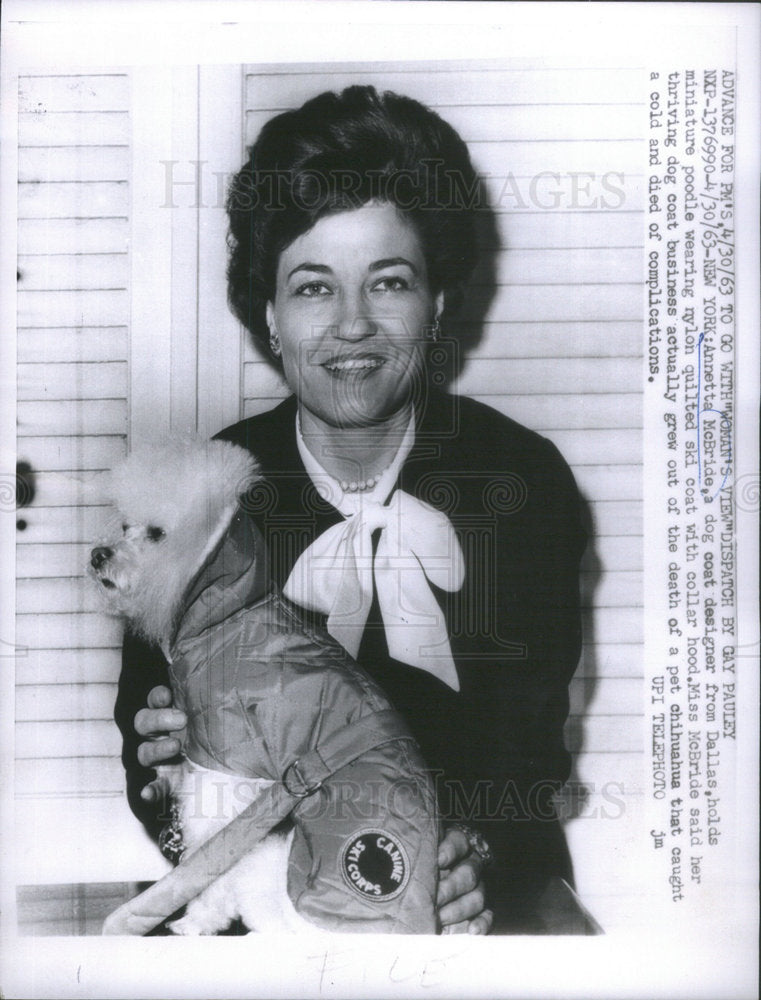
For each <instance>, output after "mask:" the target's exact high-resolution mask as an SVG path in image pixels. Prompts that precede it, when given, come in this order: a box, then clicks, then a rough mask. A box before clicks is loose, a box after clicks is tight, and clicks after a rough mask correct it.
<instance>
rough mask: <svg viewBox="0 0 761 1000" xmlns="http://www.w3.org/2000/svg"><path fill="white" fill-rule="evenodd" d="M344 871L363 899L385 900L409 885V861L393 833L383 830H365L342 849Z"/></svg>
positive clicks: (346, 878)
mask: <svg viewBox="0 0 761 1000" xmlns="http://www.w3.org/2000/svg"><path fill="white" fill-rule="evenodd" d="M341 874H342V875H343V878H344V881H345V882H346V884H347V885H349V886H350V887H351V888H352V889H353V890H354V891H355V892H356V893H358V894H359V895H360V896H362V897H363V898H364V899H370V900H374V901H375V902H378V903H385V902H386V901H387V900H389V899H393V898H394V897H395V896H398V895H399V893H400V892H402V890H403V889H404V888H405V887H406V885H407V882H408V881H409V877H410V865H409V861H408V860H407V853H406V851H405V850H404V848H403V847H402V845H401V844H400V843H399V841H398V840H396V839H395V838H394V837H391V836H389V834H388V833H386V832H385V831H384V830H362V831H361V833H358V834H354V835H353V836H352V837H350V838H349V840H347V841H346V843H345V844H344V846H343V848H342V849H341Z"/></svg>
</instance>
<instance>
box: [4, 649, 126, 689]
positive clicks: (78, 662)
mask: <svg viewBox="0 0 761 1000" xmlns="http://www.w3.org/2000/svg"><path fill="white" fill-rule="evenodd" d="M121 655H122V654H121V643H118V644H115V645H114V646H113V647H110V648H109V647H105V648H98V649H29V650H27V651H26V652H25V654H24V655H23V656H21V655H19V656H17V657H16V660H15V668H16V683H17V684H19V685H24V684H32V685H37V684H79V683H94V684H98V683H115V682H116V681H117V680H118V678H119V672H120V670H121Z"/></svg>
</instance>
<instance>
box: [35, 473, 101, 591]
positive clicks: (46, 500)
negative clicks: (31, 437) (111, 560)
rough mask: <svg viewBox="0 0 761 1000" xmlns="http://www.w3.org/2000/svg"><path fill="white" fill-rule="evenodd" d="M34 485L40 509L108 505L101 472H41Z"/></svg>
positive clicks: (54, 574)
mask: <svg viewBox="0 0 761 1000" xmlns="http://www.w3.org/2000/svg"><path fill="white" fill-rule="evenodd" d="M35 485H36V488H37V493H36V497H35V504H39V505H40V506H41V507H81V506H88V507H90V506H99V505H101V504H106V503H108V486H107V482H106V477H105V474H104V473H102V472H77V473H73V472H41V473H40V474H39V475H38V476H37V477H36V480H35ZM33 509H34V507H32V508H31V510H33ZM24 548H29V546H24ZM44 575H46V576H58V575H60V574H56V573H50V574H47V573H46V574H44Z"/></svg>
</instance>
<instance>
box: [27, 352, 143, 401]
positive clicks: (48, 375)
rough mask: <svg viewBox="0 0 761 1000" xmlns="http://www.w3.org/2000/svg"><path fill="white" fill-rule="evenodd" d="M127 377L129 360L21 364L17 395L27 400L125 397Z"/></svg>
mask: <svg viewBox="0 0 761 1000" xmlns="http://www.w3.org/2000/svg"><path fill="white" fill-rule="evenodd" d="M127 378H128V371H127V362H126V361H99V362H95V363H93V364H90V363H88V362H79V363H71V362H61V363H53V364H47V363H44V362H42V363H39V364H21V365H19V366H18V398H19V399H21V400H25V401H29V400H55V399H76V400H84V399H124V398H126V396H127Z"/></svg>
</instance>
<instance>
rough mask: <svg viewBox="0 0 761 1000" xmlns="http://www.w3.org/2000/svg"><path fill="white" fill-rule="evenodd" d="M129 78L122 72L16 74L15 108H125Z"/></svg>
mask: <svg viewBox="0 0 761 1000" xmlns="http://www.w3.org/2000/svg"><path fill="white" fill-rule="evenodd" d="M129 96H130V81H129V77H128V76H127V74H126V73H125V74H124V75H115V74H109V75H105V74H103V75H101V74H95V73H82V74H78V75H77V76H72V77H68V78H66V77H61V76H59V75H57V74H51V75H50V76H27V75H26V74H24V75H23V76H19V111H22V112H26V113H29V114H47V113H50V112H53V111H128V110H129Z"/></svg>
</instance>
